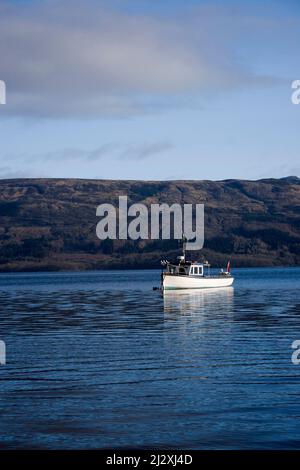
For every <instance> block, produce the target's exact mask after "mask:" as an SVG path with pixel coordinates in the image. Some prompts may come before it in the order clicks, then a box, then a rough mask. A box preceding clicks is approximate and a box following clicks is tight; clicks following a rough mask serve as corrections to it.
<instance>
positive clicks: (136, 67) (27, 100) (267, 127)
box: [0, 0, 300, 180]
mask: <svg viewBox="0 0 300 470" xmlns="http://www.w3.org/2000/svg"><path fill="white" fill-rule="evenodd" d="M299 22H300V6H299V3H298V2H296V1H283V0H282V1H276V0H272V1H269V2H268V1H264V2H260V1H253V0H252V1H248V2H247V1H245V0H244V1H242V0H240V1H238V0H235V1H234V0H232V1H226V2H224V1H222V2H221V1H209V2H208V1H200V0H199V1H197V0H189V1H183V0H182V1H179V0H172V1H170V0H159V1H158V0H151V1H150V0H149V1H146V0H110V1H108V0H107V1H101V0H97V1H96V0H85V1H83V0H72V1H71V0H60V1H58V0H47V1H43V0H39V1H38V0H36V1H30V0H29V1H26V2H25V1H5V0H4V1H3V2H1V5H0V79H2V80H5V82H6V86H7V104H6V105H1V106H0V139H1V152H0V177H1V178H10V177H12V178H13V177H76V178H110V179H148V180H149V179H156V180H158V179H214V180H220V179H226V178H243V179H259V178H265V177H283V176H287V175H297V176H300V164H299V157H298V148H299V147H298V146H299V144H298V140H299V139H298V135H299V124H300V105H298V106H297V105H293V104H292V103H291V93H292V90H291V82H292V81H293V80H296V79H300V59H299V57H300V56H299V51H298V48H299V44H300V28H299V24H300V23H299Z"/></svg>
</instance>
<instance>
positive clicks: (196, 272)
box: [194, 267, 198, 275]
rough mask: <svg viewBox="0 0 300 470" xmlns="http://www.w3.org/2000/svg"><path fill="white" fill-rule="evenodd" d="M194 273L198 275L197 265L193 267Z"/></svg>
mask: <svg viewBox="0 0 300 470" xmlns="http://www.w3.org/2000/svg"><path fill="white" fill-rule="evenodd" d="M194 274H197V275H198V267H197V268H196V267H195V268H194Z"/></svg>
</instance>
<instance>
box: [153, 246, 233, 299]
mask: <svg viewBox="0 0 300 470" xmlns="http://www.w3.org/2000/svg"><path fill="white" fill-rule="evenodd" d="M177 259H178V262H177V263H174V264H173V263H170V262H169V261H167V260H163V261H161V264H162V265H163V267H164V271H163V272H162V275H161V289H162V290H173V289H206V288H213V287H229V286H231V285H232V283H233V281H234V278H233V277H232V276H231V273H230V261H228V263H227V267H226V271H224V270H223V269H221V270H220V272H219V273H218V274H216V275H211V273H210V264H209V263H208V261H204V262H201V263H199V262H197V261H187V260H186V257H185V242H184V243H183V255H182V256H178V258H177Z"/></svg>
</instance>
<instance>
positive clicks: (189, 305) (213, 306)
mask: <svg viewBox="0 0 300 470" xmlns="http://www.w3.org/2000/svg"><path fill="white" fill-rule="evenodd" d="M233 293H234V288H233V287H220V288H219V289H199V290H198V289H178V290H175V289H174V290H164V291H163V299H164V312H165V313H172V312H177V313H184V314H193V313H199V312H200V311H203V312H207V311H208V310H210V311H212V312H216V311H217V312H219V313H221V312H222V311H223V312H224V313H226V315H227V314H228V312H231V310H232V302H233Z"/></svg>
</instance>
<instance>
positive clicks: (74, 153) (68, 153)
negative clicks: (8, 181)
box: [0, 141, 174, 178]
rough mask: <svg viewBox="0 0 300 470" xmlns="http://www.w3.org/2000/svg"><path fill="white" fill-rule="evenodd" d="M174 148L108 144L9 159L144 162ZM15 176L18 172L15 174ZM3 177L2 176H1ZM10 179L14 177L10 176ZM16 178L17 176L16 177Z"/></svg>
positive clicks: (6, 170)
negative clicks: (106, 159)
mask: <svg viewBox="0 0 300 470" xmlns="http://www.w3.org/2000/svg"><path fill="white" fill-rule="evenodd" d="M173 148H174V146H173V144H172V143H170V142H166V141H157V142H142V143H139V144H136V143H135V144H133V143H116V142H108V143H105V144H102V145H101V146H99V147H97V148H94V149H79V148H70V147H68V148H63V149H59V150H55V151H50V152H44V153H39V154H32V155H27V154H17V155H10V156H9V159H10V161H12V162H16V161H19V162H20V161H21V162H22V163H23V164H25V165H26V164H28V163H30V164H32V163H34V164H35V165H38V164H39V163H43V164H47V163H51V162H61V161H64V162H70V161H73V162H75V161H81V162H89V163H91V162H97V161H99V160H103V159H105V158H109V159H110V160H111V159H114V160H124V159H126V160H135V161H139V160H146V159H147V158H151V157H153V156H155V155H158V154H162V153H165V152H167V151H169V150H172V149H173ZM1 171H2V173H4V174H5V175H6V176H5V177H9V176H7V175H10V174H12V175H13V174H14V172H13V171H12V170H11V169H10V168H9V167H2V168H0V174H1ZM16 174H17V175H18V174H19V172H17V173H16ZM26 176H27V173H26V171H24V172H21V173H20V175H19V177H26ZM3 177H4V176H3ZM11 177H12V178H13V177H14V176H11ZM16 177H18V176H16Z"/></svg>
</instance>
